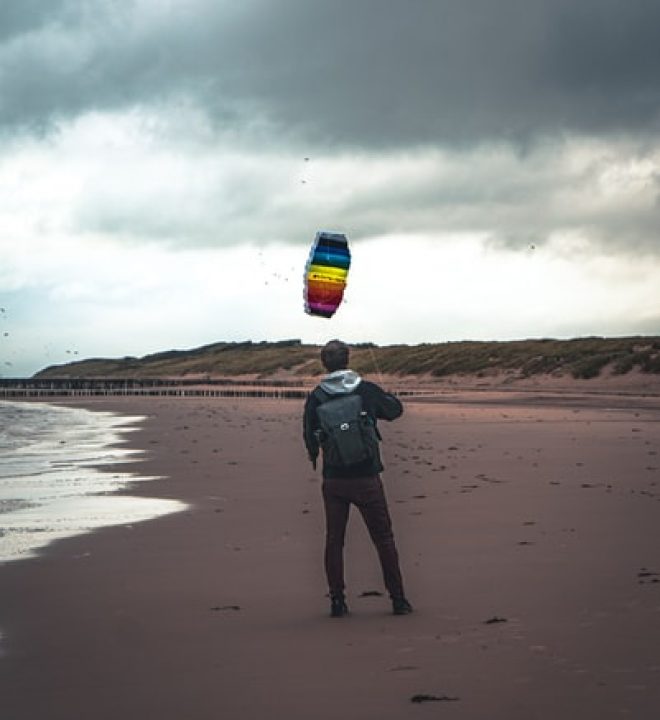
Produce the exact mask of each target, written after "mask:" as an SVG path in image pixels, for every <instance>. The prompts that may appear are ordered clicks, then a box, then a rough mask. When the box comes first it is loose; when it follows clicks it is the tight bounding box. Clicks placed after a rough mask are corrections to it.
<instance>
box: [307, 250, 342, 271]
mask: <svg viewBox="0 0 660 720" xmlns="http://www.w3.org/2000/svg"><path fill="white" fill-rule="evenodd" d="M312 264H313V265H339V266H340V267H348V266H349V265H350V264H351V256H350V254H349V253H338V252H336V251H331V252H327V251H326V250H319V249H318V248H317V249H316V250H315V251H314V254H313V255H312Z"/></svg>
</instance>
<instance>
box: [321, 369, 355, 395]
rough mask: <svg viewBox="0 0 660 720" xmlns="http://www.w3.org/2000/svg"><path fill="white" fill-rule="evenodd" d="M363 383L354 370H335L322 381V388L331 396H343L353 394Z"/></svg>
mask: <svg viewBox="0 0 660 720" xmlns="http://www.w3.org/2000/svg"><path fill="white" fill-rule="evenodd" d="M361 382H362V378H361V377H360V376H359V375H358V374H357V373H356V372H355V371H354V370H335V372H331V373H330V374H329V375H326V376H325V377H324V378H323V380H321V382H320V386H321V389H322V390H325V392H327V393H328V394H329V395H343V394H347V393H351V392H353V390H355V388H356V387H357V386H358V385H359V384H360V383H361Z"/></svg>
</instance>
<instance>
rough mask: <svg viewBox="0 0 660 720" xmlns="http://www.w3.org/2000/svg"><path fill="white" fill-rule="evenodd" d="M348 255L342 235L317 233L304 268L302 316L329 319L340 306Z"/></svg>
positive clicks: (344, 285) (346, 274)
mask: <svg viewBox="0 0 660 720" xmlns="http://www.w3.org/2000/svg"><path fill="white" fill-rule="evenodd" d="M350 265H351V253H350V251H349V249H348V239H347V238H346V236H345V235H341V234H339V233H331V232H323V231H322V232H318V233H316V237H315V238H314V243H313V244H312V249H311V251H310V253H309V259H308V260H307V265H306V266H305V289H304V298H305V312H306V313H307V314H308V315H317V316H318V317H324V318H330V317H332V316H333V315H334V314H335V311H336V310H337V308H338V307H339V305H340V304H341V301H342V298H343V297H344V289H345V288H346V278H347V277H348V268H349V267H350Z"/></svg>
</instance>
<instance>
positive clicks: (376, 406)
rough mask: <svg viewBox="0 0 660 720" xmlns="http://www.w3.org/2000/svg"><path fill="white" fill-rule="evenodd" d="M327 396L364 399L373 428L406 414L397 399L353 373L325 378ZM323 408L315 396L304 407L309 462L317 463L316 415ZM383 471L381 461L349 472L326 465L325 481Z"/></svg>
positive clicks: (304, 425) (323, 387)
mask: <svg viewBox="0 0 660 720" xmlns="http://www.w3.org/2000/svg"><path fill="white" fill-rule="evenodd" d="M318 387H320V388H321V390H323V391H324V392H326V393H327V394H328V395H330V396H334V397H337V396H339V395H346V394H349V393H356V394H357V395H360V396H361V398H362V407H363V409H364V411H365V412H366V413H367V414H368V415H369V416H370V417H371V419H372V420H373V422H374V425H377V421H378V420H395V419H396V418H398V417H399V416H400V415H401V413H403V405H402V404H401V401H400V400H399V399H398V398H396V397H395V396H394V395H391V394H390V393H387V392H385V391H384V390H383V389H382V388H381V387H380V386H379V385H376V383H372V382H369V381H368V380H363V379H362V378H361V377H360V376H359V375H358V374H357V373H356V372H354V371H353V370H336V371H335V372H332V373H330V374H329V375H326V376H325V377H324V378H323V380H322V381H321V383H320V384H319V385H318ZM319 404H320V401H319V399H318V398H317V397H316V395H315V394H314V392H312V393H310V395H308V397H307V401H306V403H305V412H304V415H303V435H304V439H305V446H306V447H307V453H308V455H309V459H310V460H311V461H312V462H314V463H315V462H316V458H317V457H318V454H319V442H318V439H317V435H316V431H317V430H318V429H319V427H320V425H319V420H318V417H317V414H316V408H317V407H318V405H319ZM382 470H383V464H382V462H381V460H380V457H377V458H375V459H374V460H366V461H365V462H363V463H359V464H358V465H353V466H351V467H350V468H347V467H337V466H332V465H328V463H326V462H325V458H324V461H323V477H324V478H335V477H344V478H346V477H366V476H371V475H377V474H378V473H379V472H381V471H382Z"/></svg>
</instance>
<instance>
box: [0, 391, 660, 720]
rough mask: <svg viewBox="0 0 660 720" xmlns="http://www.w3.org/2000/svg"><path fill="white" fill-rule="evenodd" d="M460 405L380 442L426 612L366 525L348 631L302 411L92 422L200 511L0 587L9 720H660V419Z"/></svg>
mask: <svg viewBox="0 0 660 720" xmlns="http://www.w3.org/2000/svg"><path fill="white" fill-rule="evenodd" d="M451 400H452V401H451V402H426V403H417V402H412V401H409V402H408V403H407V404H406V413H405V415H404V416H403V417H402V418H401V419H400V420H399V421H397V422H395V423H392V424H384V426H383V428H382V431H383V435H384V438H385V444H384V453H383V454H384V460H385V464H386V466H387V467H386V471H385V473H384V475H383V480H384V483H385V486H386V491H387V494H388V498H389V501H390V509H391V513H392V516H393V521H394V528H395V534H396V537H397V542H398V546H399V552H400V555H401V563H402V569H403V573H404V579H405V581H406V585H407V589H408V594H409V596H410V599H411V601H412V603H413V605H414V606H415V608H416V612H415V613H414V614H413V615H410V616H405V617H394V616H392V615H391V614H390V606H389V602H388V600H387V598H386V597H385V596H384V595H380V596H379V595H378V594H377V593H383V592H384V590H383V587H382V580H381V578H380V573H379V568H378V564H377V560H376V555H375V552H374V550H373V548H372V547H371V545H370V543H369V540H368V537H367V535H366V532H365V530H364V528H363V526H362V524H361V522H360V520H359V517H358V516H357V514H354V515H353V516H352V519H351V523H350V526H349V533H348V538H347V553H346V566H347V582H348V601H349V605H350V607H351V615H350V616H349V617H347V618H342V619H330V618H329V617H327V610H328V608H327V599H326V598H325V582H324V576H323V569H322V552H323V512H322V506H321V501H320V479H319V476H318V474H315V473H314V472H313V471H312V469H311V466H310V465H309V463H308V462H307V460H306V457H305V454H304V450H303V447H302V442H301V438H300V430H301V424H300V414H301V410H302V404H301V402H299V401H283V400H282V401H273V400H249V399H244V400H228V399H186V398H172V399H169V398H139V399H136V398H118V399H112V400H107V399H93V398H90V399H89V400H86V401H85V403H84V406H85V407H88V408H91V409H94V408H98V409H103V410H114V411H117V412H123V413H127V414H131V415H136V414H137V415H140V414H144V415H147V416H148V420H147V421H146V422H145V424H144V427H143V428H142V429H141V430H140V431H138V432H136V433H133V434H132V435H131V443H132V444H134V445H135V446H136V447H141V448H146V449H147V450H148V451H149V459H148V460H147V461H146V462H141V463H139V464H138V465H136V466H135V467H136V472H138V473H139V474H141V475H164V476H166V477H165V478H163V479H162V480H157V481H154V482H151V483H141V484H138V485H136V486H135V487H134V488H132V490H131V491H130V492H131V493H133V494H135V495H144V496H149V497H161V498H175V499H179V500H183V501H185V502H187V503H189V505H190V507H189V509H188V510H186V511H184V512H182V513H179V514H176V515H172V516H168V517H164V518H160V519H156V520H152V521H149V522H145V523H139V524H135V525H133V526H119V527H114V528H108V529H105V530H101V531H98V532H95V533H93V534H90V535H86V536H82V537H77V538H72V539H69V540H63V541H60V542H57V543H56V544H54V545H52V546H50V547H49V548H48V549H47V550H46V551H44V552H43V553H42V555H41V556H40V557H38V558H36V559H32V560H27V561H25V562H20V563H15V564H9V565H6V566H2V567H0V633H2V635H3V638H2V641H1V645H0V648H1V649H0V717H2V718H3V720H5V719H6V720H46V719H48V720H60V719H61V720H65V719H66V720H72V718H87V717H89V718H95V720H106V719H107V720H111V719H112V720H117V719H118V718H126V719H127V720H132V718H159V720H170V719H171V720H182V719H183V718H186V719H188V718H190V720H207V719H208V720H211V718H213V719H214V720H217V719H218V718H228V719H231V720H234V719H236V720H238V719H241V720H257V719H261V718H283V719H284V718H286V719H287V720H299V719H300V720H302V719H303V718H304V720H309V718H315V720H326V719H327V720H330V719H331V718H332V719H333V720H334V719H335V718H338V717H341V718H347V719H350V720H371V719H373V720H376V719H378V720H390V719H391V720H394V719H396V720H400V719H401V718H420V717H424V718H427V717H434V718H436V717H443V718H444V717H446V718H454V719H461V720H463V719H465V720H468V719H469V720H484V719H486V718H488V719H489V720H499V719H500V718H501V719H502V720H534V719H536V720H556V719H557V718H562V719H563V720H573V719H575V720H590V719H591V718H593V719H594V720H596V719H597V720H607V719H609V718H634V720H655V719H656V718H658V717H660V424H659V423H660V401H659V400H658V399H657V398H656V399H653V398H650V399H649V398H644V399H640V400H639V401H636V400H635V398H630V397H629V398H624V399H622V398H618V399H617V398H608V397H606V396H599V397H582V398H578V399H575V398H573V400H572V401H569V399H567V400H566V402H562V401H561V399H560V400H558V399H557V397H556V396H555V397H554V398H553V399H552V401H548V399H547V398H546V400H543V399H541V400H539V399H535V398H534V397H533V396H532V395H528V396H526V397H524V398H519V397H507V396H505V395H503V396H501V397H500V396H498V395H497V394H494V395H492V396H491V395H489V396H488V397H486V396H482V398H481V400H479V398H476V400H477V402H475V397H473V396H471V397H469V398H468V397H465V398H463V400H464V401H462V400H461V397H460V394H458V395H457V396H453V397H452V398H451Z"/></svg>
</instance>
